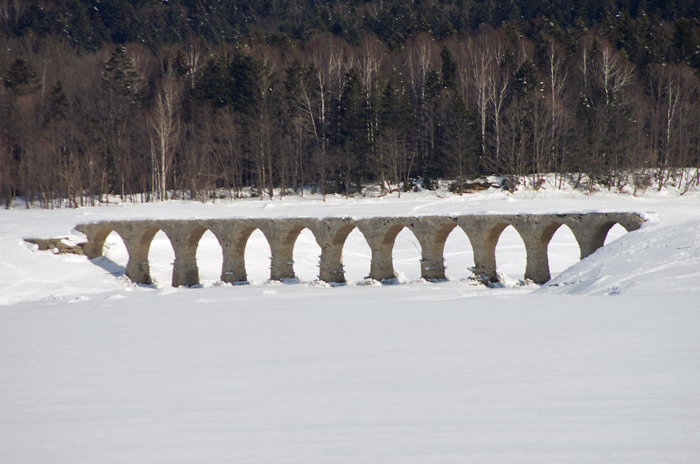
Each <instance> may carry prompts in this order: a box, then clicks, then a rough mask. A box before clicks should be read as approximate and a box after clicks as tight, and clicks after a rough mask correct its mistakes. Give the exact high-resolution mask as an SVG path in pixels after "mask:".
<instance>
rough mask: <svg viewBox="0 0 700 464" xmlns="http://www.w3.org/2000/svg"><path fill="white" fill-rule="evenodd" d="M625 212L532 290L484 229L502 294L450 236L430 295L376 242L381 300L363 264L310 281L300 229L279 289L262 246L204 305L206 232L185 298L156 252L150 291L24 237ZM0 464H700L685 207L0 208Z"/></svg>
mask: <svg viewBox="0 0 700 464" xmlns="http://www.w3.org/2000/svg"><path fill="white" fill-rule="evenodd" d="M574 211H636V212H642V213H647V216H648V217H649V221H648V222H647V223H645V225H644V226H643V227H642V229H640V230H639V231H635V232H632V233H629V234H626V233H624V229H621V228H619V226H617V227H616V228H615V229H613V230H611V233H610V235H609V237H608V240H607V241H606V246H605V247H604V248H602V249H600V250H599V251H598V252H596V253H594V254H593V255H591V256H590V257H588V258H587V259H585V260H583V261H580V262H579V261H578V247H577V245H576V243H575V241H574V239H573V236H572V234H571V232H570V231H569V230H568V229H566V228H562V229H560V230H559V231H558V232H557V233H556V234H555V236H554V238H553V241H552V243H551V244H550V247H549V251H550V254H549V256H550V267H551V270H552V275H553V276H555V277H554V279H553V280H552V281H550V282H549V283H548V284H547V285H544V286H542V287H539V286H536V285H524V286H523V285H520V284H519V279H521V278H522V275H523V273H524V269H525V249H524V246H523V244H522V241H521V240H520V238H519V236H518V235H517V232H515V231H514V230H513V229H512V228H508V229H506V231H504V235H503V236H502V238H501V240H500V241H499V245H498V248H497V262H498V267H499V271H500V272H501V273H502V274H503V280H504V281H505V282H506V286H505V287H503V288H486V287H483V286H476V285H473V284H472V283H471V282H470V281H468V280H467V279H466V278H467V277H468V276H469V275H470V273H469V270H468V268H469V267H470V266H471V265H472V262H471V259H472V254H471V250H470V247H469V243H468V240H467V239H466V236H465V235H464V233H463V232H461V231H460V230H455V231H454V232H453V233H452V234H451V235H450V237H449V238H448V241H447V245H446V252H445V256H446V265H447V266H448V270H447V274H448V275H449V276H450V279H449V280H448V281H446V282H440V283H427V282H424V281H421V280H419V279H418V277H419V275H420V264H419V254H420V247H419V245H418V244H417V241H416V240H415V238H414V237H413V236H412V235H411V233H410V232H408V231H407V230H404V231H402V232H401V234H400V235H399V237H398V238H397V242H396V246H395V250H394V260H395V268H396V270H397V271H398V272H399V274H400V279H399V280H400V282H401V284H398V285H363V284H364V283H365V282H364V280H363V279H364V276H365V275H366V274H367V273H368V271H369V254H370V252H369V247H368V246H367V244H366V243H365V242H364V240H363V238H362V235H361V234H360V233H359V232H358V231H353V233H352V234H351V235H350V236H349V238H348V242H347V244H346V247H345V250H344V252H343V258H344V263H345V265H346V271H347V272H346V275H347V277H348V279H349V280H350V283H349V285H346V286H340V287H330V286H328V285H325V284H323V283H319V282H317V281H316V280H315V279H316V274H317V262H318V254H319V253H320V250H319V248H318V247H317V245H316V244H315V242H314V240H313V237H312V236H311V234H310V232H308V231H304V232H302V235H301V236H300V237H299V239H298V242H297V245H296V247H295V251H294V260H295V269H296V271H297V274H298V275H299V276H300V278H301V282H300V283H298V284H281V283H270V282H267V280H266V279H267V276H268V273H269V269H268V268H269V259H267V258H268V257H269V248H268V245H267V243H266V242H265V241H264V238H263V237H262V235H261V233H260V232H256V233H254V235H253V236H252V237H251V239H250V241H249V244H248V248H247V250H246V261H247V268H248V274H249V278H250V280H251V281H252V284H251V285H240V286H231V285H221V284H220V283H218V275H219V273H220V267H221V249H220V248H219V245H218V243H217V242H216V239H215V238H214V236H213V235H211V234H210V233H207V234H205V236H204V237H203V238H202V241H201V243H200V248H199V251H198V255H197V259H198V264H199V267H200V276H201V280H202V284H203V285H202V286H201V288H172V287H170V285H169V278H170V272H171V271H172V260H173V252H172V248H171V247H170V245H169V243H168V242H167V239H165V237H164V236H161V235H158V236H156V240H155V241H154V243H153V246H152V248H151V252H150V256H149V258H150V261H151V265H152V271H153V272H152V274H153V276H154V277H155V278H156V280H157V281H158V283H157V284H156V285H155V286H153V287H143V286H134V285H132V284H130V283H129V282H128V281H127V279H125V278H124V276H123V275H122V274H123V270H124V265H125V264H126V253H125V250H124V248H123V243H122V242H121V239H119V238H118V236H116V235H114V234H113V235H112V236H110V239H109V240H108V243H107V246H106V253H105V257H103V258H98V259H97V260H94V261H93V262H90V261H89V260H87V259H86V258H84V257H78V256H73V255H54V254H52V253H50V252H45V251H36V249H35V247H34V246H32V245H29V244H27V243H25V242H24V241H23V240H22V238H24V237H63V236H65V237H70V238H72V239H74V240H79V239H80V238H81V236H80V234H79V233H77V232H75V231H73V230H72V229H73V227H74V226H75V225H76V224H78V223H80V222H89V221H97V220H102V219H127V218H195V217H200V218H213V217H284V216H317V217H323V216H356V217H369V216H375V215H421V214H470V213H475V214H476V213H478V214H486V213H519V212H574ZM0 462H2V463H5V462H7V463H44V462H61V463H63V462H66V463H68V462H70V463H95V462H100V463H126V462H128V463H154V462H168V463H170V462H182V463H192V462H202V463H214V462H221V463H224V462H226V463H229V462H235V463H426V462H436V463H464V462H478V463H489V462H492V463H502V462H508V463H512V462H532V463H545V462H552V463H564V462H567V463H570V462H571V463H592V462H600V463H613V462H619V463H623V462H624V463H629V462H634V463H657V462H688V463H694V462H700V192H697V191H693V192H688V193H686V194H685V195H683V196H679V195H678V193H677V192H674V191H670V190H666V191H663V192H660V193H659V192H647V193H646V194H644V195H641V196H638V197H633V196H630V195H623V194H612V193H607V192H598V193H594V194H590V195H585V194H583V193H580V192H574V191H557V190H554V189H552V188H551V186H550V188H548V189H546V190H541V191H539V192H533V191H520V192H517V193H516V194H514V195H509V194H506V193H503V192H500V191H495V190H489V191H486V192H481V193H478V194H473V195H465V196H463V197H459V196H456V195H449V196H446V197H445V198H438V197H437V196H436V195H435V194H434V193H431V192H421V193H410V194H404V195H402V198H401V199H398V198H396V195H394V196H393V197H385V198H381V199H380V198H356V199H352V198H351V199H345V198H342V197H328V198H327V200H326V201H325V202H323V201H322V200H321V198H320V197H316V196H307V197H304V198H303V199H302V198H299V197H286V198H285V199H284V200H282V201H280V200H279V199H275V200H273V201H270V200H266V201H260V200H254V199H250V200H237V201H231V202H221V203H219V202H217V203H216V204H201V203H196V202H187V203H184V202H171V203H167V204H163V203H161V204H140V205H134V204H124V205H113V206H107V207H100V208H82V209H77V210H26V209H14V210H9V211H7V210H0Z"/></svg>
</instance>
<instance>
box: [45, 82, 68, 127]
mask: <svg viewBox="0 0 700 464" xmlns="http://www.w3.org/2000/svg"><path fill="white" fill-rule="evenodd" d="M69 111H70V102H69V101H68V97H67V96H66V93H65V91H64V90H63V81H62V80H60V79H59V80H58V82H56V86H55V87H54V88H53V89H51V113H50V117H51V118H53V119H65V118H66V115H67V114H68V112H69Z"/></svg>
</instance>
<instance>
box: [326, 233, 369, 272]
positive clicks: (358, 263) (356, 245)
mask: <svg viewBox="0 0 700 464" xmlns="http://www.w3.org/2000/svg"><path fill="white" fill-rule="evenodd" d="M333 243H334V244H336V245H339V246H340V264H341V266H342V269H343V277H344V278H343V281H346V280H347V281H350V282H361V281H363V280H365V279H366V278H367V277H368V276H369V271H370V265H371V263H372V249H371V248H370V247H369V244H368V243H367V239H366V238H365V236H364V234H363V233H362V232H361V231H360V229H358V228H357V227H355V226H354V225H347V226H344V228H342V229H340V230H339V231H338V233H337V234H336V235H335V237H334V238H333Z"/></svg>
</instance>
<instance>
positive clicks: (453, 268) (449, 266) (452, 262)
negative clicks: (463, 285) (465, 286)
mask: <svg viewBox="0 0 700 464" xmlns="http://www.w3.org/2000/svg"><path fill="white" fill-rule="evenodd" d="M443 257H444V263H445V278H447V279H448V280H451V279H457V280H462V279H467V278H470V277H472V275H473V271H472V269H473V266H474V250H473V248H472V244H471V241H470V240H469V237H468V236H467V234H466V232H464V230H463V229H462V228H461V227H454V228H453V229H452V230H451V231H450V232H449V234H448V235H447V237H446V240H445V242H444V246H443Z"/></svg>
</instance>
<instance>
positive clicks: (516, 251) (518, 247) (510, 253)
mask: <svg viewBox="0 0 700 464" xmlns="http://www.w3.org/2000/svg"><path fill="white" fill-rule="evenodd" d="M498 229H500V231H499V230H498ZM554 230H556V229H554ZM493 233H496V234H497V238H496V244H495V245H496V247H495V250H494V256H495V264H496V272H497V273H498V278H499V280H500V281H501V282H502V283H503V284H505V285H514V284H515V283H517V282H518V281H522V280H524V279H525V272H526V269H527V251H526V248H525V241H524V240H523V237H522V236H521V234H520V232H518V230H517V229H516V228H515V227H514V226H513V225H510V224H499V225H497V226H496V227H494V229H493V230H492V234H493ZM553 233H554V231H552V234H553Z"/></svg>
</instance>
